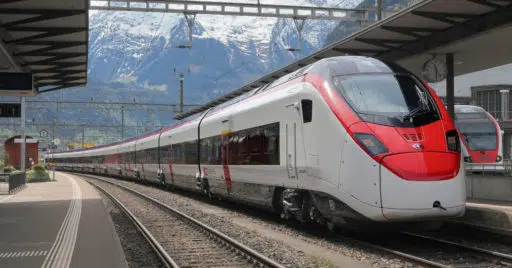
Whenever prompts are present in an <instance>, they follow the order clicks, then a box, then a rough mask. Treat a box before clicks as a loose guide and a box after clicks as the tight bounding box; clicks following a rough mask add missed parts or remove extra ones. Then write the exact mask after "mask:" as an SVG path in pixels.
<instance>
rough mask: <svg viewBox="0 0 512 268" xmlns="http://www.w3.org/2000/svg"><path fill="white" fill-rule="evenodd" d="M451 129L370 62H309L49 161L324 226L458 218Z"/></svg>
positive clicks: (404, 79) (460, 179) (461, 180)
mask: <svg viewBox="0 0 512 268" xmlns="http://www.w3.org/2000/svg"><path fill="white" fill-rule="evenodd" d="M460 147H461V144H460V140H459V135H458V132H457V130H456V128H455V125H454V122H453V120H452V119H451V117H450V116H449V114H448V112H447V110H446V109H445V107H444V105H443V103H442V101H441V100H440V99H439V98H438V97H437V96H436V94H435V92H434V91H433V90H432V89H431V88H430V87H429V86H428V85H427V84H426V83H425V82H423V81H421V80H420V79H418V78H417V77H416V76H415V75H413V74H411V73H410V72H408V71H406V70H404V69H402V68H401V67H399V66H396V65H394V64H389V63H383V62H381V61H379V60H376V59H374V58H368V57H362V56H342V57H333V58H326V59H323V60H320V61H318V62H315V63H312V64H310V65H308V66H305V67H303V68H301V69H299V70H297V71H295V72H293V73H290V74H288V75H286V76H284V77H282V78H279V79H278V80H276V81H274V82H271V83H269V84H267V85H265V86H262V87H260V88H256V89H254V90H253V91H250V92H248V93H246V94H244V95H241V96H239V97H238V98H236V99H233V100H231V101H229V102H225V103H223V104H220V105H218V106H216V107H214V108H211V109H209V110H207V111H205V112H203V113H201V114H197V115H195V116H193V117H192V118H188V119H185V120H183V121H182V122H179V123H177V124H176V125H174V126H172V127H169V128H166V129H162V130H159V131H157V132H155V133H152V134H149V135H145V136H142V137H138V138H136V139H132V140H128V141H123V142H120V143H116V144H110V145H105V146H100V147H97V148H90V149H85V150H75V151H68V152H59V153H52V154H49V155H48V156H47V161H50V162H55V163H56V165H57V168H58V169H63V170H75V171H82V170H83V171H87V172H92V173H97V174H110V175H116V176H123V177H131V178H134V179H139V180H147V181H153V182H157V183H162V184H167V185H170V186H174V187H179V188H184V189H188V190H194V191H201V192H203V193H205V194H207V195H209V196H214V197H218V198H223V199H231V200H234V201H236V202H242V203H246V204H250V205H253V206H258V207H262V208H268V209H269V210H271V211H274V212H277V213H279V214H281V215H282V216H284V217H288V218H294V219H297V220H300V221H316V222H319V223H327V225H328V226H329V227H332V226H337V225H343V224H347V223H354V224H355V225H358V224H361V223H368V222H370V223H378V224H381V225H382V224H383V223H386V222H387V223H408V224H410V223H418V222H420V223H424V222H429V221H432V220H439V219H445V218H452V217H458V216H461V215H463V214H464V211H465V201H466V193H465V172H464V168H463V160H462V157H461V148H460Z"/></svg>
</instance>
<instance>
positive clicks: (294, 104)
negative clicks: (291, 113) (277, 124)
mask: <svg viewBox="0 0 512 268" xmlns="http://www.w3.org/2000/svg"><path fill="white" fill-rule="evenodd" d="M285 107H286V108H289V107H294V108H295V109H297V110H299V108H300V107H299V103H298V102H294V103H289V104H287V105H286V106H285Z"/></svg>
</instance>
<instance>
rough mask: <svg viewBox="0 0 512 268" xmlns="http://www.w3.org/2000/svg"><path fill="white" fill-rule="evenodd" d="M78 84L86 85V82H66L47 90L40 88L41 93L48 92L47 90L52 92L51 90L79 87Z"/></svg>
mask: <svg viewBox="0 0 512 268" xmlns="http://www.w3.org/2000/svg"><path fill="white" fill-rule="evenodd" d="M43 86H44V85H43ZM78 86H85V83H65V84H63V85H61V86H57V87H54V88H50V89H47V90H39V93H46V92H51V91H55V90H59V89H64V88H70V87H78Z"/></svg>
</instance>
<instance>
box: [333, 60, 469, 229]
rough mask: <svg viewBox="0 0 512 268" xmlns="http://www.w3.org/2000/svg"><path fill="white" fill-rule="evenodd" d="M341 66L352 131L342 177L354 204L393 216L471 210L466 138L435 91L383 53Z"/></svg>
mask: <svg viewBox="0 0 512 268" xmlns="http://www.w3.org/2000/svg"><path fill="white" fill-rule="evenodd" d="M338 65H339V66H342V67H339V66H338V67H335V66H332V64H331V66H332V70H331V72H330V73H331V75H330V76H331V77H332V78H331V79H332V81H331V82H332V85H333V88H334V90H335V91H337V93H338V94H337V96H339V97H340V98H341V99H342V100H343V101H341V102H338V103H340V106H338V107H337V108H336V109H338V115H337V117H338V119H339V120H340V122H341V123H342V124H343V126H344V128H345V129H346V130H347V134H348V135H347V136H348V137H349V138H348V139H347V142H346V144H345V147H344V149H343V161H342V162H343V163H345V166H343V164H342V168H341V170H342V172H341V175H340V182H341V185H342V189H341V191H344V192H345V193H346V194H345V195H344V196H350V198H351V199H352V200H351V201H350V203H351V207H353V208H354V209H355V210H356V211H358V212H360V213H361V214H363V215H364V216H365V217H367V218H370V219H372V220H376V221H389V222H394V221H396V222H410V221H424V220H427V219H432V220H435V219H441V218H451V217H458V216H461V215H463V214H464V211H465V201H466V193H465V172H464V170H463V165H462V164H463V162H462V161H463V160H462V157H461V143H460V139H459V135H458V132H457V129H456V127H455V125H454V123H453V120H452V119H451V117H450V116H449V114H448V112H447V110H446V109H445V107H444V105H443V103H442V101H441V100H440V99H439V98H438V97H437V96H436V94H435V92H434V91H433V90H432V89H431V88H430V87H429V86H428V85H427V84H426V83H424V82H422V81H421V80H420V79H418V78H417V77H416V76H414V75H413V74H411V73H409V72H407V71H406V70H404V69H402V68H401V67H399V66H396V65H390V64H385V63H383V62H381V61H378V60H376V59H372V58H363V57H354V58H352V59H344V60H343V62H339V63H338ZM335 113H336V112H335ZM353 158H354V159H357V160H354V159H353ZM347 163H351V164H347ZM372 193H373V194H372Z"/></svg>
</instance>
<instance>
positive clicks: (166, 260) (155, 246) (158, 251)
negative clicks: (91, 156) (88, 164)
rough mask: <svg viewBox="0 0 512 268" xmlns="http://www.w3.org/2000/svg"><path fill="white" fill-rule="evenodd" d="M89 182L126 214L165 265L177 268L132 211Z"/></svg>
mask: <svg viewBox="0 0 512 268" xmlns="http://www.w3.org/2000/svg"><path fill="white" fill-rule="evenodd" d="M89 183H90V184H91V185H92V186H94V188H96V189H98V190H99V191H100V192H102V193H103V194H105V195H106V196H107V197H108V198H109V199H110V200H112V202H114V203H115V204H116V206H117V207H119V208H120V209H121V210H122V211H123V212H124V213H125V214H126V215H127V216H128V218H129V219H130V220H131V221H132V223H133V224H134V225H135V227H137V229H138V230H139V232H140V233H141V234H142V235H143V236H144V238H146V240H147V241H148V243H149V244H150V245H151V247H152V248H153V250H154V252H155V253H156V254H157V255H158V257H159V258H160V260H162V262H163V263H164V265H165V266H166V267H170V268H179V266H178V264H176V262H175V261H174V260H173V259H172V258H171V256H169V254H167V251H166V250H165V249H164V248H163V247H162V245H160V243H158V241H157V240H156V239H155V238H154V237H153V235H152V234H151V232H149V231H148V229H146V227H144V225H143V224H142V222H140V221H139V219H138V218H137V217H136V216H135V215H133V213H132V212H131V211H130V210H129V209H128V208H127V207H126V206H125V205H123V204H122V203H121V201H119V200H118V199H117V198H115V197H114V196H113V195H112V194H111V193H109V192H108V191H107V190H105V189H103V188H101V187H100V186H98V185H97V184H95V183H93V182H90V181H89Z"/></svg>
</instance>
